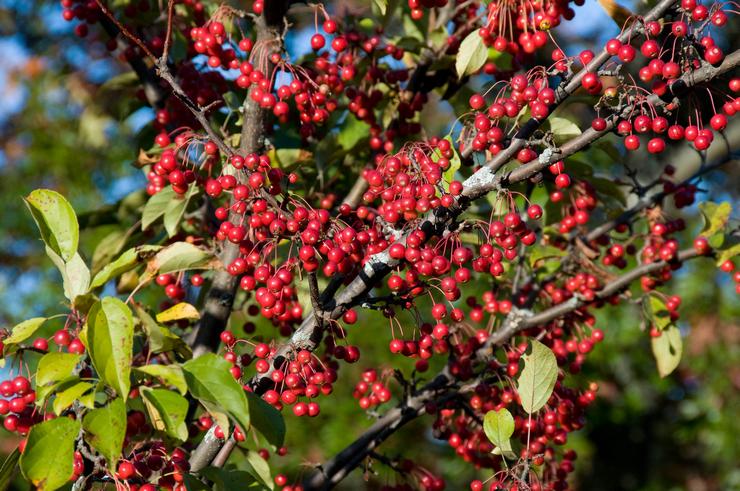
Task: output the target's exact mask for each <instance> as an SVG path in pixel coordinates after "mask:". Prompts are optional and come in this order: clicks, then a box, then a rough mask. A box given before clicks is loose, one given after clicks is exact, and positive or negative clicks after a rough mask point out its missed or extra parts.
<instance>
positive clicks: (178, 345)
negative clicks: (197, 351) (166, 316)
mask: <svg viewBox="0 0 740 491" xmlns="http://www.w3.org/2000/svg"><path fill="white" fill-rule="evenodd" d="M134 310H135V311H136V316H137V317H138V318H139V320H141V327H142V328H143V330H144V332H145V333H146V336H147V339H148V340H149V350H150V351H151V352H152V353H166V352H169V351H174V352H175V353H177V354H178V355H180V357H181V358H184V359H190V358H192V357H193V352H192V350H191V349H190V347H189V346H188V345H187V344H186V343H185V341H184V340H183V339H182V338H181V337H180V336H178V335H176V334H175V333H173V332H172V331H170V330H169V329H167V328H166V327H163V326H160V325H159V324H157V322H156V321H155V320H154V318H153V317H152V316H151V315H149V313H148V312H147V311H146V310H144V309H142V308H141V307H139V306H137V305H135V306H134Z"/></svg>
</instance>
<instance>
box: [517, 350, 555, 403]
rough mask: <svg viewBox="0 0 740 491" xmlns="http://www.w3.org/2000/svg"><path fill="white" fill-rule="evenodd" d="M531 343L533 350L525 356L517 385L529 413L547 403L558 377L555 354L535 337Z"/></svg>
mask: <svg viewBox="0 0 740 491" xmlns="http://www.w3.org/2000/svg"><path fill="white" fill-rule="evenodd" d="M531 345H532V352H531V353H530V354H528V355H524V356H523V358H524V369H523V370H522V373H521V374H520V375H519V381H518V382H519V384H518V386H517V391H518V392H519V398H520V399H521V403H522V407H523V408H524V410H525V411H527V412H528V413H529V414H532V413H535V412H537V411H539V410H540V409H541V408H542V407H543V406H544V405H545V404H546V403H547V400H548V399H549V398H550V395H551V394H552V390H553V388H555V382H556V381H557V379H558V362H557V359H556V358H555V354H554V353H553V352H552V351H551V350H550V348H548V347H547V346H545V345H544V344H542V343H540V342H539V341H537V340H535V339H533V340H532V341H531Z"/></svg>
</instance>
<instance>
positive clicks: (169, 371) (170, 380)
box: [134, 364, 188, 395]
mask: <svg viewBox="0 0 740 491" xmlns="http://www.w3.org/2000/svg"><path fill="white" fill-rule="evenodd" d="M134 370H136V371H137V372H141V373H144V374H146V375H149V376H151V377H157V378H160V379H162V381H164V383H165V384H166V385H171V386H172V387H174V388H176V389H177V390H178V391H179V392H180V394H183V395H185V393H186V392H187V391H188V386H187V383H186V382H185V375H183V373H182V368H181V367H180V365H175V364H171V365H144V366H142V367H134Z"/></svg>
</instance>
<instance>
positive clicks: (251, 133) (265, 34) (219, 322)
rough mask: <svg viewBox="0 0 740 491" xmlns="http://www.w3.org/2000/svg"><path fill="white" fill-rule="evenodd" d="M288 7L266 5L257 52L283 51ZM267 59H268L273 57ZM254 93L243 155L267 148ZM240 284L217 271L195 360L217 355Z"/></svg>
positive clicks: (224, 257)
mask: <svg viewBox="0 0 740 491" xmlns="http://www.w3.org/2000/svg"><path fill="white" fill-rule="evenodd" d="M288 7H289V3H288V2H285V1H282V0H276V1H271V2H267V3H266V5H265V10H264V12H263V15H262V16H261V17H257V18H256V19H255V29H256V31H257V41H256V43H255V50H258V48H257V47H260V48H259V49H263V48H264V47H265V46H272V47H274V48H275V49H276V50H278V51H279V50H281V49H282V35H281V29H282V26H283V18H284V17H285V14H286V12H287V10H288ZM264 58H265V59H268V58H269V56H265V57H264ZM272 68H273V65H272V63H270V62H268V69H267V70H266V71H265V73H267V74H269V73H271V72H272ZM253 90H255V88H254V87H251V88H250V89H249V92H248V94H247V97H246V98H245V100H244V106H243V113H244V124H243V126H242V132H241V140H240V144H239V153H240V154H241V155H248V154H250V153H258V152H260V151H261V150H262V149H263V148H264V136H265V131H266V130H267V122H268V121H269V118H270V111H269V110H268V109H263V108H261V107H260V106H259V104H258V103H257V102H255V101H254V100H253V99H252V97H251V95H252V91H253ZM237 180H238V181H239V182H244V181H245V180H246V176H245V175H244V171H240V175H238V176H237ZM241 219H242V217H241V216H240V215H238V214H236V213H235V212H232V213H231V214H230V216H229V220H230V221H232V223H238V222H239V221H240V220H241ZM219 256H220V257H219V258H220V259H221V263H222V264H223V265H224V266H228V265H229V264H231V263H232V262H233V261H234V260H235V259H236V258H237V257H239V245H238V244H234V243H232V242H226V243H225V244H224V247H223V250H222V251H221V254H220V255H219ZM238 281H239V278H238V277H236V276H233V275H231V274H230V273H229V272H228V271H226V270H219V271H216V273H215V275H214V277H213V281H212V282H211V286H210V288H209V290H208V293H207V295H206V301H205V304H204V307H203V313H202V316H201V320H200V322H199V324H198V326H196V328H195V329H194V330H193V332H192V333H191V335H190V338H189V343H190V345H191V346H192V348H193V356H199V355H201V354H203V353H206V352H210V351H214V350H215V349H216V348H217V347H218V345H219V343H220V339H219V335H220V334H221V332H222V331H223V330H224V329H225V328H226V325H227V323H228V320H229V316H230V315H231V309H232V307H233V305H234V298H235V297H236V291H237V287H238V286H239V282H238Z"/></svg>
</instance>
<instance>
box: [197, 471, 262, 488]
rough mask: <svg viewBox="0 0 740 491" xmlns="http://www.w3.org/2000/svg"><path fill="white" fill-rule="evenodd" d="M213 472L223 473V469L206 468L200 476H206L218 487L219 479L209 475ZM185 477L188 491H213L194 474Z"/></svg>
mask: <svg viewBox="0 0 740 491" xmlns="http://www.w3.org/2000/svg"><path fill="white" fill-rule="evenodd" d="M211 470H213V471H214V473H216V472H223V469H220V468H218V467H206V468H205V469H201V470H200V472H199V474H201V475H203V476H205V477H206V478H207V479H208V480H209V481H213V483H214V486H216V485H217V484H216V480H217V478H214V477H212V476H210V475H208V474H210V472H211ZM183 477H184V478H185V481H184V483H185V489H186V490H187V491H213V490H212V488H211V487H210V486H206V485H205V484H204V483H203V481H201V480H200V479H198V478H197V477H195V475H193V474H184V475H183ZM246 477H248V478H249V479H250V480H251V477H252V476H249V475H247V476H246ZM247 482H248V481H247ZM247 482H243V483H242V485H244V484H246V483H247Z"/></svg>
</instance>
